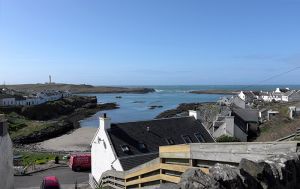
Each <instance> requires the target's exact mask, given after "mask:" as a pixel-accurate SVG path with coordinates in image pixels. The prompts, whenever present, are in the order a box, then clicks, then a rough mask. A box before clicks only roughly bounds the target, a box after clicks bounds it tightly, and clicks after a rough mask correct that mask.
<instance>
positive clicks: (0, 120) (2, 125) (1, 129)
mask: <svg viewBox="0 0 300 189" xmlns="http://www.w3.org/2000/svg"><path fill="white" fill-rule="evenodd" d="M6 134H7V122H6V120H5V117H4V114H0V137H2V136H5V135H6Z"/></svg>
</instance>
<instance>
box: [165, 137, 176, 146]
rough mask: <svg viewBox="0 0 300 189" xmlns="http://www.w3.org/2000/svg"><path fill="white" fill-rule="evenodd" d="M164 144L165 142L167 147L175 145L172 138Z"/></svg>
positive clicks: (167, 139)
mask: <svg viewBox="0 0 300 189" xmlns="http://www.w3.org/2000/svg"><path fill="white" fill-rule="evenodd" d="M166 142H167V144H168V145H174V144H175V142H174V140H173V139H172V138H166Z"/></svg>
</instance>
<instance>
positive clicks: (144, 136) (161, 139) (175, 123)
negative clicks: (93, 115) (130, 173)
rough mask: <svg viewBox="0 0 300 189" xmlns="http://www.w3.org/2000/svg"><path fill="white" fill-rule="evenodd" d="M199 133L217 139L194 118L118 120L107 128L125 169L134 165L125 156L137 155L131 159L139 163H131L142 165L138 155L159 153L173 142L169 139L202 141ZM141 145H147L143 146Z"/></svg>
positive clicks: (175, 142) (203, 136) (182, 141)
mask: <svg viewBox="0 0 300 189" xmlns="http://www.w3.org/2000/svg"><path fill="white" fill-rule="evenodd" d="M196 133H200V134H201V136H202V138H203V139H204V141H205V142H214V139H213V138H212V136H211V135H210V134H209V133H208V131H207V130H206V129H205V127H204V126H203V125H202V123H201V122H200V121H199V120H196V119H195V118H194V117H179V118H167V119H154V120H150V121H139V122H128V123H117V124H111V128H110V129H107V134H108V136H109V138H110V140H111V143H112V145H113V148H114V150H115V152H116V155H117V157H118V158H119V159H120V161H121V164H122V166H123V168H124V169H125V167H127V168H128V167H132V166H133V165H131V164H130V163H128V161H126V160H125V159H124V158H125V157H130V156H132V157H134V158H133V160H131V161H132V162H133V161H137V163H132V164H134V165H139V163H140V162H144V161H143V160H139V159H136V156H137V155H147V154H150V153H152V154H153V153H158V151H159V146H166V145H170V144H168V142H167V139H172V140H173V141H174V144H184V143H185V142H184V140H183V136H189V138H190V140H191V142H192V143H197V142H199V141H198V139H197V138H196V136H195V134H196ZM140 144H143V145H144V146H145V147H146V148H144V149H142V148H141V147H140ZM124 145H126V146H127V147H128V148H129V149H130V150H129V151H127V152H126V151H125V152H124V151H123V150H122V148H121V146H124ZM147 157H150V159H147V161H150V160H151V158H152V159H154V158H156V157H158V154H157V155H155V156H147ZM145 158H146V156H145ZM122 162H123V163H122ZM140 164H142V163H140Z"/></svg>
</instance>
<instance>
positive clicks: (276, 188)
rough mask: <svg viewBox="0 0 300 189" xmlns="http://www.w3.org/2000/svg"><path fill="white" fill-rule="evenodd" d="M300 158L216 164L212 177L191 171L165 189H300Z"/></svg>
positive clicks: (194, 170)
mask: <svg viewBox="0 0 300 189" xmlns="http://www.w3.org/2000/svg"><path fill="white" fill-rule="evenodd" d="M299 157H300V154H298V153H293V154H282V155H276V156H272V157H270V158H267V159H265V160H260V161H256V162H254V161H250V160H247V159H242V160H241V162H240V164H239V166H238V167H234V166H230V165H224V164H216V165H215V166H213V167H211V168H210V169H209V174H205V173H203V172H202V171H201V170H199V169H197V168H191V169H188V170H187V171H186V172H185V173H184V174H183V175H182V176H181V180H180V183H179V184H178V185H162V186H161V188H174V189H175V188H178V189H196V188H199V189H202V188H205V189H240V188H241V189H284V188H292V189H298V188H300V160H299Z"/></svg>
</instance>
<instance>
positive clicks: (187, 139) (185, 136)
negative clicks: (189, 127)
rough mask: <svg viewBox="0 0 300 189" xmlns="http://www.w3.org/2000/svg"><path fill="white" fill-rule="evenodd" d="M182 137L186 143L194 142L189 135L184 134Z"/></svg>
mask: <svg viewBox="0 0 300 189" xmlns="http://www.w3.org/2000/svg"><path fill="white" fill-rule="evenodd" d="M182 139H183V141H184V142H185V143H186V144H188V143H192V140H191V138H190V136H189V135H184V136H182Z"/></svg>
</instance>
